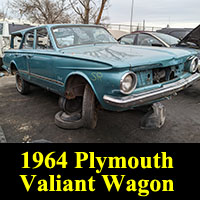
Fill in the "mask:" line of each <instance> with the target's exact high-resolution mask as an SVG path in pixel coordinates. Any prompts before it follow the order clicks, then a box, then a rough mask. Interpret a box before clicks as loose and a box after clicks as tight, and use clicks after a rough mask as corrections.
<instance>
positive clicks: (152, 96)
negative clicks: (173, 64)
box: [103, 73, 200, 108]
mask: <svg viewBox="0 0 200 200" xmlns="http://www.w3.org/2000/svg"><path fill="white" fill-rule="evenodd" d="M199 79H200V73H195V74H193V75H191V76H189V77H188V78H183V79H181V80H179V81H176V82H174V83H170V84H166V85H163V86H162V87H161V88H158V89H154V90H150V91H146V92H142V93H138V94H133V95H130V96H125V97H115V96H110V95H104V96H103V99H104V101H105V102H106V103H108V104H110V105H112V106H117V107H121V108H126V107H134V106H141V105H145V104H148V103H150V102H153V101H156V100H159V99H163V98H167V97H169V96H171V95H173V94H175V93H177V92H179V91H181V90H183V89H184V88H187V87H189V86H190V85H192V84H193V83H194V82H196V81H198V80H199Z"/></svg>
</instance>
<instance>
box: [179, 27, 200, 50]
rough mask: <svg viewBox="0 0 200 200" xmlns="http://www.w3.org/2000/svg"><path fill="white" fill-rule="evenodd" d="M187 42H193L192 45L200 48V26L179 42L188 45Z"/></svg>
mask: <svg viewBox="0 0 200 200" xmlns="http://www.w3.org/2000/svg"><path fill="white" fill-rule="evenodd" d="M187 42H192V43H194V44H196V45H197V46H198V47H199V48H200V25H199V26H197V27H196V28H195V29H193V30H192V31H191V32H190V33H188V34H187V35H186V36H185V37H184V38H183V39H182V40H181V41H180V42H179V44H182V43H187Z"/></svg>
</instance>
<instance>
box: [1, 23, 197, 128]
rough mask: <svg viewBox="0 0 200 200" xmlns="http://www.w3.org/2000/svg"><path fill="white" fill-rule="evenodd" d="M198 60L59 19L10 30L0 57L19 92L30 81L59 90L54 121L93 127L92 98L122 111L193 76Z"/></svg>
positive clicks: (178, 51)
mask: <svg viewBox="0 0 200 200" xmlns="http://www.w3.org/2000/svg"><path fill="white" fill-rule="evenodd" d="M19 42H20V45H19V46H17V45H16V44H19ZM198 63H199V61H198V58H197V57H196V53H195V52H191V51H187V50H182V49H167V48H159V47H153V48H151V47H141V46H127V45H121V44H119V43H118V42H117V41H116V40H115V39H114V38H113V37H112V36H111V35H110V33H109V32H108V31H107V30H106V29H105V28H103V27H101V26H96V25H65V24H62V25H45V26H40V27H35V28H29V29H25V30H21V31H18V32H15V33H13V34H12V37H11V49H10V50H7V51H6V52H5V55H4V57H3V67H4V68H5V69H6V70H7V71H9V72H10V73H11V74H15V76H16V88H17V91H18V92H19V93H21V94H27V93H28V92H29V88H30V84H34V85H38V86H41V87H43V88H46V89H47V90H50V91H52V92H54V93H57V94H59V95H60V100H59V106H60V107H61V109H62V111H60V112H59V113H57V114H56V116H55V122H56V124H57V125H58V126H59V127H62V128H66V129H68V128H69V129H75V128H79V127H87V128H95V126H96V123H97V114H96V107H97V103H99V104H100V105H101V106H102V107H103V108H104V109H107V110H112V111H125V110H129V109H133V108H136V107H140V106H144V105H151V104H153V103H154V102H159V101H161V100H164V99H166V98H168V97H169V96H171V95H173V94H175V93H176V92H178V91H180V90H182V89H184V88H186V87H188V86H190V85H192V84H193V83H194V82H195V81H197V80H199V78H200V73H199V71H200V70H199V66H198Z"/></svg>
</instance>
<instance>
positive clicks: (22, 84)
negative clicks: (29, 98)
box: [15, 72, 30, 95]
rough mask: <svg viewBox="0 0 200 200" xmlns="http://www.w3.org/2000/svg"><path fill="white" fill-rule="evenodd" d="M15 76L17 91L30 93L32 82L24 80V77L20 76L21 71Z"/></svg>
mask: <svg viewBox="0 0 200 200" xmlns="http://www.w3.org/2000/svg"><path fill="white" fill-rule="evenodd" d="M15 78H16V88H17V91H18V92H19V93H20V94H23V95H24V94H28V93H29V91H30V84H29V83H28V82H26V81H25V80H23V78H22V77H21V76H20V74H19V72H16V74H15Z"/></svg>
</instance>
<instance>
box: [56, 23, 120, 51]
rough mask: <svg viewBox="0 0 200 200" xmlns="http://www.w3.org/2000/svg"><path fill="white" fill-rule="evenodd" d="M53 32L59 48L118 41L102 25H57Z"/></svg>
mask: <svg viewBox="0 0 200 200" xmlns="http://www.w3.org/2000/svg"><path fill="white" fill-rule="evenodd" d="M53 34H54V37H55V40H56V44H57V46H58V47H59V48H64V47H68V46H74V45H83V44H101V43H117V41H116V40H115V39H114V38H113V37H112V35H110V34H109V33H108V31H106V30H105V29H104V28H101V27H89V26H88V27H87V26H86V27H85V26H84V27H83V26H82V27H81V26H79V27H75V26H74V27H73V26H72V27H69V26H63V27H55V28H53Z"/></svg>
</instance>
